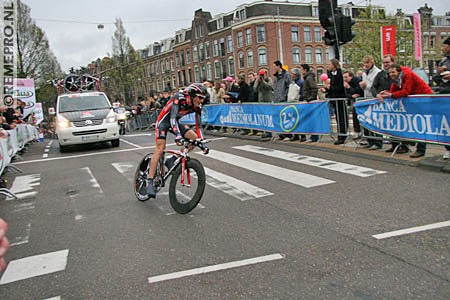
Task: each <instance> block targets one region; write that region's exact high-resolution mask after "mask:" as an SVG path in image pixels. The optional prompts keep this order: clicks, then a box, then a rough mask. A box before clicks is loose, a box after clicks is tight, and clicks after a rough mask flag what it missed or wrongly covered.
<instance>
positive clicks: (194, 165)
mask: <svg viewBox="0 0 450 300" xmlns="http://www.w3.org/2000/svg"><path fill="white" fill-rule="evenodd" d="M181 169H182V168H181V164H180V165H179V166H178V167H177V168H176V169H175V170H174V171H173V174H172V178H171V180H170V185H169V199H170V205H171V206H172V208H173V209H174V210H175V211H176V212H177V213H179V214H186V213H188V212H190V211H191V210H193V209H194V208H195V207H196V206H197V204H198V203H199V202H200V199H202V196H203V192H204V191H205V184H206V175H205V169H204V168H203V165H202V163H201V162H200V161H198V160H197V159H194V158H190V159H189V160H188V161H186V171H185V175H184V185H183V184H182V183H181V171H182V170H181ZM188 178H190V184H189V181H188Z"/></svg>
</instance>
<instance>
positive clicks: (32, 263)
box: [0, 249, 69, 285]
mask: <svg viewBox="0 0 450 300" xmlns="http://www.w3.org/2000/svg"><path fill="white" fill-rule="evenodd" d="M68 255H69V250H68V249H67V250H61V251H56V252H51V253H46V254H40V255H35V256H30V257H25V258H21V259H17V260H13V261H10V262H9V263H8V267H7V268H6V270H5V273H3V276H2V278H1V279H0V285H2V284H7V283H11V282H14V281H18V280H23V279H28V278H31V277H35V276H41V275H45V274H50V273H53V272H58V271H63V270H64V269H65V268H66V265H67V256H68Z"/></svg>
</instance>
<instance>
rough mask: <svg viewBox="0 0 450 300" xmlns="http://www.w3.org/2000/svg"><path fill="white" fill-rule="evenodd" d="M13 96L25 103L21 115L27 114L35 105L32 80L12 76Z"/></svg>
mask: <svg viewBox="0 0 450 300" xmlns="http://www.w3.org/2000/svg"><path fill="white" fill-rule="evenodd" d="M14 87H15V90H14V91H13V97H14V98H17V99H20V100H22V101H23V102H24V103H25V107H24V109H23V117H24V118H25V117H26V116H28V115H29V114H30V113H31V112H32V111H33V110H34V106H35V105H36V94H35V92H34V80H33V79H30V78H14Z"/></svg>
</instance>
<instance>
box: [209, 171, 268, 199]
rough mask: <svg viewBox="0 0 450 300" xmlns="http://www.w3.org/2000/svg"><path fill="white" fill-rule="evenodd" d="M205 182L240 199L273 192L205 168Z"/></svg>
mask: <svg viewBox="0 0 450 300" xmlns="http://www.w3.org/2000/svg"><path fill="white" fill-rule="evenodd" d="M205 173H206V183H207V184H209V185H210V186H212V187H214V188H216V189H218V190H221V191H222V192H224V193H227V194H228V195H230V196H232V197H234V198H237V199H239V200H241V201H245V200H250V199H256V198H261V197H265V196H270V195H273V193H271V192H268V191H266V190H264V189H261V188H259V187H257V186H254V185H251V184H249V183H247V182H244V181H241V180H239V179H236V178H234V177H231V176H228V175H225V174H223V173H219V172H216V171H214V170H212V169H209V168H205Z"/></svg>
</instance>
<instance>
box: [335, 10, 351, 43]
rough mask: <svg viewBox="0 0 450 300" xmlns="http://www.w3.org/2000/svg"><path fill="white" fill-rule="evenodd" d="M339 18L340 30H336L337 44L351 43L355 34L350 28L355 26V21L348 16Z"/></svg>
mask: <svg viewBox="0 0 450 300" xmlns="http://www.w3.org/2000/svg"><path fill="white" fill-rule="evenodd" d="M339 17H340V29H338V38H339V44H341V45H343V44H345V43H348V42H351V41H352V39H353V38H354V37H355V33H354V32H353V31H352V26H353V25H354V24H355V20H353V19H352V17H349V16H339Z"/></svg>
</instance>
